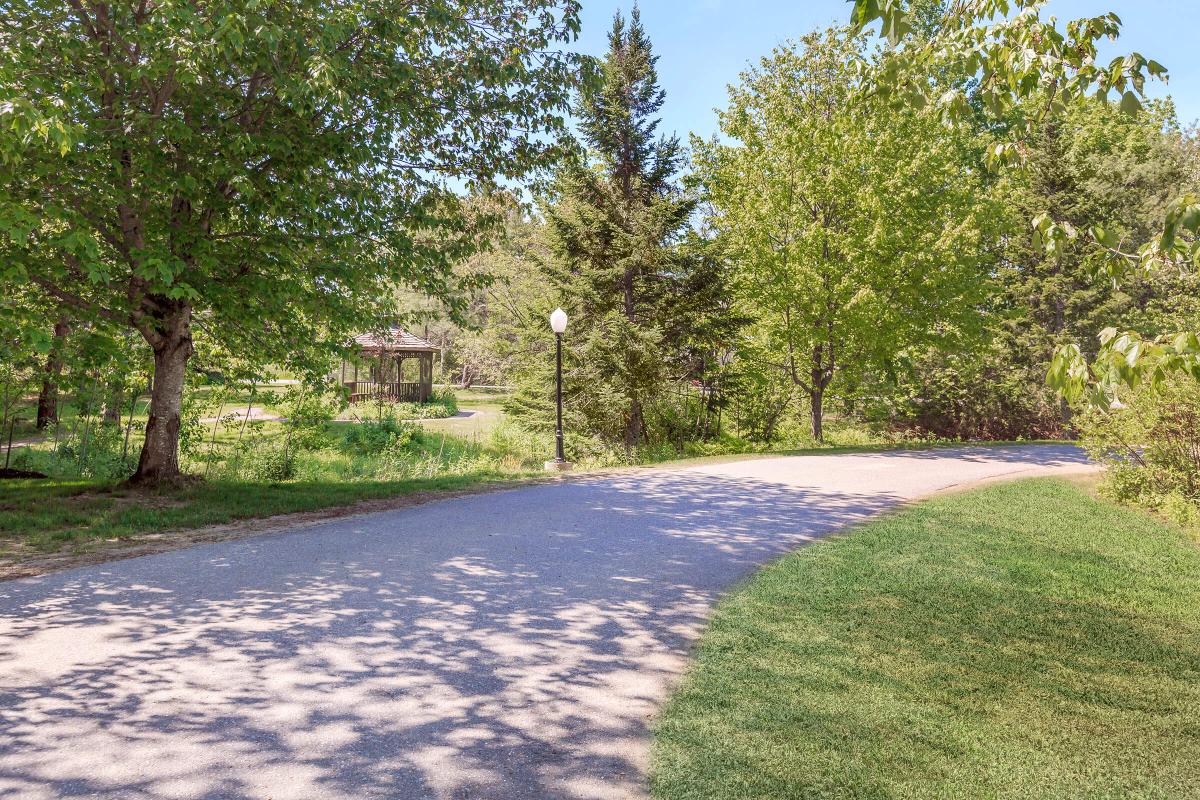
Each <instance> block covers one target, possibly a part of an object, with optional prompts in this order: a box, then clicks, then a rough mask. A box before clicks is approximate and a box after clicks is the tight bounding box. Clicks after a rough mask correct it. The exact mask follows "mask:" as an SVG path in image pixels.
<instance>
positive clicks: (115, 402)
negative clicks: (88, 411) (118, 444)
mask: <svg viewBox="0 0 1200 800" xmlns="http://www.w3.org/2000/svg"><path fill="white" fill-rule="evenodd" d="M124 400H125V387H124V386H123V385H122V384H120V383H113V384H111V385H110V386H109V387H108V397H107V398H106V399H105V400H104V418H103V420H102V422H103V423H104V424H105V425H120V424H121V410H122V406H123V404H124Z"/></svg>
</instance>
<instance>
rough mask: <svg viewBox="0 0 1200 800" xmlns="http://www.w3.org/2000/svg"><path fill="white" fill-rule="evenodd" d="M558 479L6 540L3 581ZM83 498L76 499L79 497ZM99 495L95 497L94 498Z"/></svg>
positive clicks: (163, 502) (143, 499)
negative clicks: (48, 543)
mask: <svg viewBox="0 0 1200 800" xmlns="http://www.w3.org/2000/svg"><path fill="white" fill-rule="evenodd" d="M556 480H563V479H561V478H553V477H546V478H542V477H533V478H528V479H521V480H511V481H498V482H495V483H487V484H481V485H479V486H474V487H470V488H467V489H456V490H453V491H424V492H410V493H408V494H403V495H396V496H395V497H385V498H380V499H377V500H363V501H361V502H358V503H355V504H353V505H349V506H334V507H331V508H324V509H320V510H317V511H303V512H299V513H296V514H279V515H276V516H273V517H263V518H261V519H251V520H242V521H240V522H231V523H227V524H224V525H211V526H208V527H205V528H192V529H190V530H172V531H155V532H154V533H145V534H139V535H137V536H131V537H128V538H124V539H96V540H92V541H89V542H87V543H86V544H77V545H73V546H72V549H70V550H64V551H59V552H56V553H46V552H44V551H40V550H37V549H35V548H33V547H30V546H28V545H26V544H24V543H20V542H5V543H3V547H4V551H3V553H0V581H6V580H13V579H15V578H29V577H33V576H37V575H45V574H47V573H50V572H59V571H61V570H65V569H73V568H75V567H83V566H88V565H90V564H103V563H105V562H107V561H119V560H121V559H126V558H136V557H138V556H146V555H151V554H153V553H163V552H166V551H168V550H179V549H181V548H184V547H191V546H192V545H197V544H207V543H209V542H226V541H231V540H234V539H245V538H248V537H250V536H257V535H258V534H261V533H270V532H273V531H279V530H283V529H288V530H293V529H296V528H307V527H311V526H314V525H319V524H321V523H322V522H327V521H329V520H331V519H341V518H344V517H354V516H359V515H361V514H373V513H376V512H379V511H394V510H396V509H401V508H410V507H412V506H419V505H423V504H425V503H431V502H433V501H435V500H446V499H450V498H455V497H466V496H468V495H475V494H486V493H489V492H498V491H503V490H505V489H514V488H517V487H520V486H529V485H533V484H537V483H547V482H551V481H556ZM83 496H84V495H78V497H83ZM100 496H101V495H92V497H100ZM104 497H106V498H111V499H114V500H116V501H117V502H118V503H123V504H127V505H132V504H135V503H136V504H141V505H146V504H148V503H149V504H156V505H157V506H158V507H167V506H169V505H173V504H179V503H180V501H178V500H174V499H172V498H169V497H155V496H153V495H141V494H138V495H127V496H118V497H113V496H112V495H104Z"/></svg>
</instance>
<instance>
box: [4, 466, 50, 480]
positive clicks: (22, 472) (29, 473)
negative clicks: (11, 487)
mask: <svg viewBox="0 0 1200 800" xmlns="http://www.w3.org/2000/svg"><path fill="white" fill-rule="evenodd" d="M46 477H48V476H47V475H45V474H43V473H41V472H35V471H33V470H31V469H12V468H11V467H5V468H4V469H0V481H2V480H19V479H26V480H28V479H30V478H35V479H36V478H46Z"/></svg>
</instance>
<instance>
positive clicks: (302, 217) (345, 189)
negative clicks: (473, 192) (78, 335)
mask: <svg viewBox="0 0 1200 800" xmlns="http://www.w3.org/2000/svg"><path fill="white" fill-rule="evenodd" d="M578 26H579V19H578V4H577V3H576V2H574V0H463V1H461V2H460V1H457V0H421V2H416V3H413V2H409V1H408V0H404V1H403V2H400V1H399V0H372V1H371V2H365V1H364V2H340V3H332V4H331V3H327V2H313V1H312V0H287V1H281V0H264V1H262V2H251V3H245V2H215V3H203V4H197V3H191V2H182V1H180V0H147V1H146V2H139V3H118V4H84V3H78V2H67V3H57V2H50V0H17V1H16V2H13V3H9V4H7V5H6V7H5V13H4V15H3V19H2V20H0V255H2V256H3V258H2V259H0V264H2V266H0V281H2V282H3V284H4V285H5V286H6V287H11V286H16V285H27V284H32V285H35V286H37V287H39V289H40V290H41V291H42V292H43V293H45V294H47V295H49V296H52V297H54V298H55V299H56V300H58V301H59V302H60V303H63V304H66V305H68V306H70V307H72V308H73V309H74V310H75V313H77V314H78V315H79V316H80V317H81V318H83V319H88V318H95V319H103V320H106V321H108V322H110V323H112V324H115V325H119V326H124V327H127V328H132V329H135V330H136V331H137V332H138V333H140V334H141V336H142V337H143V338H144V339H145V340H146V342H147V343H148V344H149V345H150V346H151V347H152V348H153V350H154V353H155V372H156V379H155V392H154V397H153V400H152V406H151V412H150V424H149V428H148V431H147V437H146V444H145V449H144V450H143V453H142V461H141V464H140V466H139V470H138V475H137V476H136V478H137V479H139V480H158V479H160V478H172V477H173V476H175V475H176V474H177V473H178V463H177V455H176V450H177V446H176V445H177V433H178V411H179V397H180V392H181V389H182V381H183V375H184V368H185V365H186V363H187V359H188V357H189V356H190V355H191V352H192V349H193V348H192V343H191V339H192V326H193V325H198V326H201V327H202V328H203V329H204V330H205V331H206V332H207V333H208V334H209V335H211V336H212V337H214V339H218V340H220V342H222V343H223V345H224V346H226V347H227V348H229V349H230V350H232V351H237V352H240V353H242V354H245V355H247V356H253V357H255V358H258V359H262V360H272V361H276V362H283V363H287V362H297V361H299V362H301V364H300V365H301V366H308V367H309V368H312V369H314V370H315V369H317V368H319V366H320V364H319V360H318V359H313V358H306V356H312V355H314V354H315V353H317V352H318V350H319V346H320V345H325V346H326V348H330V347H333V346H335V345H337V344H338V343H340V342H343V341H345V338H346V336H347V334H348V333H349V332H350V331H351V330H353V329H354V328H356V327H359V326H361V325H363V324H364V321H368V320H371V319H373V318H374V319H377V318H378V317H379V316H381V315H382V314H383V313H385V312H386V311H387V308H386V302H385V299H386V298H388V297H390V296H391V295H390V292H389V291H388V290H387V286H388V285H389V284H398V283H399V284H406V285H410V286H413V287H416V288H419V289H420V290H421V291H423V292H425V293H428V294H431V295H434V296H439V297H445V298H452V297H453V296H454V289H455V287H454V280H453V273H452V270H451V265H452V264H453V263H454V262H455V261H457V260H458V259H460V258H461V257H463V256H464V255H465V254H466V253H468V252H470V251H471V249H472V248H474V247H475V246H476V243H477V242H478V240H479V237H478V236H477V235H476V234H477V231H476V230H474V228H475V226H476V225H477V224H478V223H479V222H480V220H479V219H478V218H477V217H476V216H474V215H472V214H469V213H467V211H466V209H465V208H464V206H463V204H462V203H461V202H460V201H459V200H458V199H457V198H456V197H455V196H454V194H453V193H452V192H451V190H450V188H451V186H452V183H451V182H452V181H453V182H458V183H460V184H462V183H465V184H466V185H468V186H478V187H482V186H487V185H490V184H491V183H492V182H493V181H494V180H496V179H497V178H510V179H511V178H518V177H520V176H523V175H525V174H527V173H529V172H530V170H532V169H535V168H537V167H539V166H542V165H544V164H546V163H547V160H548V157H549V156H551V155H552V154H553V150H554V149H555V143H556V141H557V139H558V137H559V136H560V134H561V133H562V131H563V121H562V114H563V111H564V109H565V104H566V103H567V101H568V97H569V91H570V87H571V85H572V84H573V82H574V80H575V76H576V73H577V66H578V59H577V58H575V57H573V56H570V55H566V54H564V53H562V52H560V51H559V50H558V49H557V47H558V45H559V44H560V43H562V42H564V41H567V40H569V39H571V38H573V37H574V35H575V34H576V33H577V31H578ZM454 302H457V301H454ZM326 352H328V349H326Z"/></svg>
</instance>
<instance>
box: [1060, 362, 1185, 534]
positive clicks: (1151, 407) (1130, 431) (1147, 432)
mask: <svg viewBox="0 0 1200 800" xmlns="http://www.w3.org/2000/svg"><path fill="white" fill-rule="evenodd" d="M1076 427H1077V428H1078V429H1079V431H1080V433H1081V435H1082V440H1083V444H1084V446H1085V447H1086V448H1087V450H1088V454H1089V455H1090V456H1091V457H1092V458H1094V459H1096V460H1098V461H1100V462H1102V463H1104V464H1106V465H1108V467H1109V469H1108V478H1107V481H1106V486H1105V488H1106V490H1107V491H1108V492H1109V493H1110V494H1111V495H1113V496H1114V497H1115V498H1116V499H1118V500H1123V501H1127V502H1134V503H1138V504H1140V505H1145V506H1149V507H1151V508H1157V509H1163V508H1165V507H1167V506H1170V507H1172V508H1174V509H1175V511H1176V513H1175V516H1176V517H1179V516H1181V515H1182V514H1181V512H1180V511H1179V509H1180V508H1181V504H1190V505H1191V506H1193V507H1200V381H1196V380H1194V379H1192V378H1189V377H1186V376H1181V377H1175V378H1172V379H1170V380H1168V381H1165V382H1164V383H1163V384H1162V385H1160V386H1158V387H1156V388H1151V387H1148V386H1147V387H1142V388H1141V389H1139V390H1138V391H1136V392H1134V393H1133V394H1132V395H1131V396H1130V397H1129V398H1127V399H1126V400H1125V401H1124V403H1123V404H1119V405H1118V406H1117V407H1115V408H1110V409H1103V410H1089V411H1086V412H1083V413H1082V414H1080V415H1079V417H1078V418H1077V419H1076Z"/></svg>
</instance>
